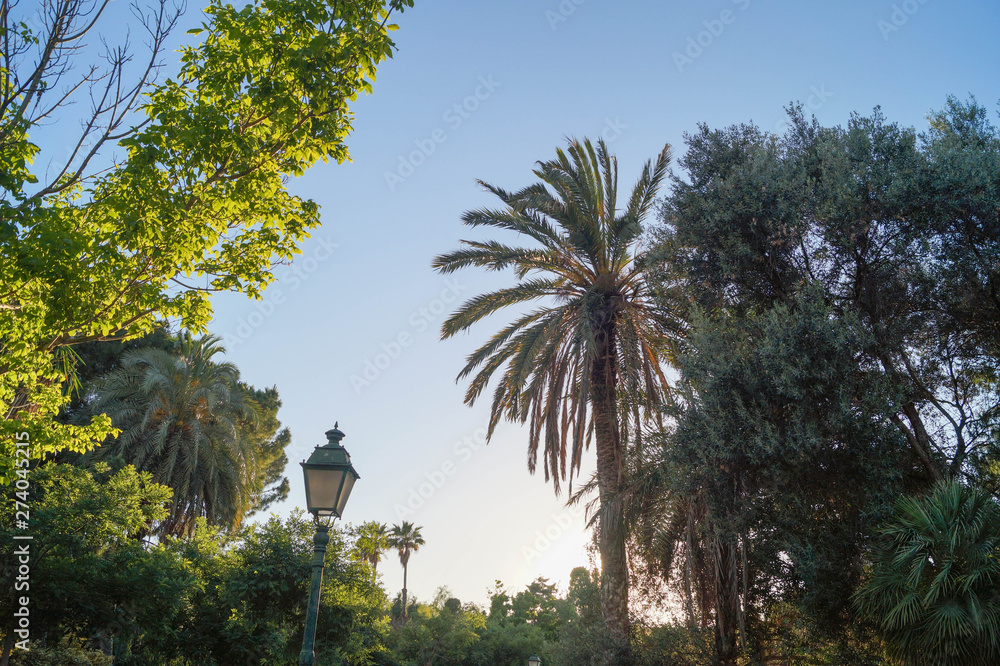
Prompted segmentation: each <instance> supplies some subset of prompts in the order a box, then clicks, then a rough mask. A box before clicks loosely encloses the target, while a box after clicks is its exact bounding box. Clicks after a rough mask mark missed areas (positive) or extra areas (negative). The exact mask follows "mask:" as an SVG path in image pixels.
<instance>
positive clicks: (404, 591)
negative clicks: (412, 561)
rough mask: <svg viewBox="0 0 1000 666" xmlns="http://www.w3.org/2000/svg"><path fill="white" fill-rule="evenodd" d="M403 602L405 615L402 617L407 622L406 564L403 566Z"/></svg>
mask: <svg viewBox="0 0 1000 666" xmlns="http://www.w3.org/2000/svg"><path fill="white" fill-rule="evenodd" d="M402 601H403V613H402V617H403V619H404V620H405V619H406V565H405V564H404V565H403V595H402Z"/></svg>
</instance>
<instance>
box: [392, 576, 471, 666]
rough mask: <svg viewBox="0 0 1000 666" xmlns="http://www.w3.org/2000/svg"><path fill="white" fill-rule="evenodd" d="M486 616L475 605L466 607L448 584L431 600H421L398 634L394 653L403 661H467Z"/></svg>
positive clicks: (407, 663) (396, 658) (416, 662)
mask: <svg viewBox="0 0 1000 666" xmlns="http://www.w3.org/2000/svg"><path fill="white" fill-rule="evenodd" d="M485 628H486V617H485V616H484V615H483V613H482V612H481V611H480V610H479V609H477V608H473V607H463V606H462V603H461V601H459V600H458V599H455V598H452V597H451V593H450V592H449V591H448V589H447V588H440V589H439V590H438V592H437V595H436V596H435V599H434V602H433V603H431V604H417V607H416V609H415V612H414V613H413V614H412V615H410V616H409V621H408V622H407V623H406V624H405V625H403V626H402V627H400V628H399V629H398V630H397V632H396V634H395V636H394V638H393V643H394V647H393V650H392V654H393V656H394V658H395V660H396V661H397V662H398V663H399V664H405V665H406V666H409V665H411V664H412V665H413V666H418V665H420V664H436V663H441V664H465V663H468V659H469V655H470V653H471V652H472V649H473V648H474V646H475V645H476V644H477V643H478V642H479V639H480V635H481V634H482V633H483V632H484V631H485Z"/></svg>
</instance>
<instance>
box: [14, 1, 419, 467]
mask: <svg viewBox="0 0 1000 666" xmlns="http://www.w3.org/2000/svg"><path fill="white" fill-rule="evenodd" d="M409 6H412V0H389V1H388V2H383V1H382V0H363V1H361V2H351V3H329V2H326V1H325V0H291V1H286V0H280V1H279V0H254V1H252V2H250V3H247V4H244V5H241V6H240V7H239V8H237V7H234V6H232V5H229V4H225V3H223V2H221V0H213V2H211V3H210V4H209V6H208V8H207V9H206V10H205V12H206V15H207V17H208V19H207V22H206V23H205V24H204V25H203V26H202V27H201V28H200V29H197V30H194V31H192V33H193V34H195V35H196V38H195V39H197V40H200V41H198V43H196V44H194V45H191V46H185V47H183V48H182V49H181V63H180V69H179V71H177V72H176V74H175V75H174V76H171V77H168V78H165V79H163V80H162V81H160V82H154V80H153V79H154V76H153V75H154V74H155V72H157V71H158V69H159V62H160V56H161V52H162V49H163V47H164V44H165V40H166V39H167V35H168V34H169V32H170V29H171V28H172V27H173V26H174V24H175V22H176V19H177V15H176V14H174V13H172V12H171V9H170V5H169V3H167V2H165V0H163V1H158V0H150V2H149V4H148V5H142V6H141V7H140V8H139V9H138V10H137V12H138V14H139V16H140V17H141V19H140V20H142V21H143V23H144V26H143V27H144V28H145V29H146V30H147V31H148V33H149V36H150V38H149V40H148V43H149V46H150V52H149V54H148V57H147V58H144V59H143V64H141V65H139V66H138V67H134V66H132V65H130V64H129V63H130V61H131V60H132V58H133V57H134V55H135V54H133V53H131V52H130V51H129V49H128V47H127V45H122V46H116V45H115V44H114V43H113V41H112V40H111V39H110V38H109V39H108V43H109V46H108V52H107V53H106V54H105V56H106V57H105V59H104V61H103V63H105V64H106V68H104V65H101V64H99V65H97V66H95V67H93V68H89V67H86V66H85V63H84V62H80V61H78V58H81V57H82V55H81V54H84V53H86V51H85V50H84V49H82V48H81V47H82V45H83V44H85V43H87V40H88V38H93V37H97V36H104V37H108V35H107V32H109V31H112V30H113V31H116V32H118V33H122V32H124V31H123V30H122V29H121V26H120V25H118V24H115V23H110V24H107V25H106V23H107V21H105V20H104V19H105V18H106V17H104V11H105V9H106V8H107V7H108V3H104V2H93V3H91V2H88V0H72V1H69V2H60V3H55V4H53V5H51V7H50V8H49V9H50V11H47V12H45V13H44V17H45V20H46V25H45V26H43V27H42V28H41V29H39V30H34V29H33V28H31V27H30V26H29V25H28V24H27V22H26V21H24V20H21V19H23V18H26V15H18V13H17V12H18V8H15V7H13V6H11V7H9V8H7V9H5V10H4V24H3V27H2V29H0V46H2V50H3V53H4V54H5V66H4V67H3V68H2V69H0V274H2V275H3V276H4V283H3V286H2V287H0V355H2V356H3V359H4V361H3V363H2V364H0V415H2V416H3V418H2V419H0V442H3V444H2V446H3V447H5V448H4V449H3V450H4V452H5V455H3V456H0V461H2V462H0V478H3V479H5V480H7V481H9V480H10V479H12V478H13V476H12V475H13V473H14V467H13V460H14V456H13V452H12V447H13V444H12V442H13V441H14V440H13V437H12V433H13V432H15V431H28V432H30V433H31V440H32V443H33V447H32V451H33V454H34V455H35V456H38V457H42V456H45V455H47V454H49V453H52V452H54V451H58V450H63V449H72V450H75V451H84V450H86V449H88V448H91V447H93V446H94V445H96V444H97V443H99V442H101V441H102V440H103V439H104V438H105V437H106V436H107V435H108V434H109V433H111V431H112V430H111V422H110V420H109V419H107V418H106V417H101V416H96V417H95V418H94V420H93V421H92V422H90V423H89V424H84V425H79V424H73V423H61V422H58V421H55V420H54V419H53V416H55V415H56V413H57V412H58V411H59V409H60V407H62V406H63V405H64V404H65V403H66V402H67V397H66V396H65V395H64V394H63V392H62V391H61V383H62V380H63V379H64V378H65V376H66V375H67V374H68V373H71V372H72V360H73V359H72V352H71V351H70V346H71V345H76V344H80V343H84V342H87V341H92V340H102V339H112V338H117V339H121V338H129V337H135V336H138V335H141V334H143V333H146V332H149V331H150V330H152V329H153V328H154V327H155V325H156V321H157V319H163V318H172V319H176V320H177V321H179V322H180V323H181V324H182V325H183V326H184V327H185V328H187V329H190V330H195V331H198V330H201V329H203V328H204V327H205V326H206V324H207V323H208V321H209V320H210V319H211V307H210V304H209V297H210V294H211V293H212V292H215V291H223V290H227V291H239V292H243V293H246V294H248V295H249V296H252V297H259V296H260V294H261V292H262V290H263V289H264V288H265V287H266V286H267V285H268V284H269V283H270V282H271V281H273V279H274V277H273V274H272V272H271V268H272V266H273V263H274V262H285V261H289V260H290V259H291V258H292V257H293V256H294V254H295V253H296V252H298V246H299V243H300V242H301V241H302V240H303V239H304V238H306V237H307V236H308V234H309V231H310V230H311V229H314V228H316V227H317V226H318V224H319V211H318V207H317V206H316V204H315V203H313V202H312V201H308V200H303V199H301V198H299V197H297V196H293V195H291V194H290V193H289V192H288V190H287V188H286V184H285V183H286V181H287V179H288V178H289V177H291V176H298V175H301V174H302V173H303V172H304V171H305V170H306V169H307V168H309V167H310V166H312V165H313V164H315V163H316V161H317V160H320V159H322V160H329V159H334V160H337V161H338V162H342V161H344V160H346V159H348V152H347V146H346V144H345V141H346V138H347V136H348V134H349V133H350V131H351V128H352V119H353V116H352V113H351V111H350V108H349V104H350V102H351V101H353V100H354V99H356V97H357V95H358V94H359V93H362V92H364V93H367V92H370V91H371V89H372V81H373V79H374V74H375V68H376V66H377V65H378V64H379V63H380V62H381V61H382V60H384V59H385V58H387V57H390V56H391V55H392V51H393V46H394V45H393V42H392V40H391V39H390V38H389V31H390V30H392V29H394V28H395V26H393V25H391V24H389V16H390V14H391V12H392V11H396V10H402V9H403V8H404V7H409ZM8 10H10V11H8ZM33 10H34V8H33V7H31V8H27V10H26V11H33ZM22 11H24V10H22ZM10 12H13V13H12V14H11V13H10ZM102 26H104V34H103V35H101V32H102ZM36 45H37V48H36ZM133 71H138V74H137V76H136V78H135V79H134V80H130V79H129V76H130V73H131V72H133ZM78 73H82V74H79V75H78ZM74 76H78V78H76V79H75V80H74V79H73V78H72V77H74ZM66 91H68V93H67V92H66ZM75 97H82V99H79V100H76V101H81V102H82V101H84V100H89V102H90V104H89V105H90V108H91V112H90V113H89V114H87V115H86V116H85V117H83V118H75V119H74V118H73V117H72V116H71V115H70V114H69V112H68V111H67V109H72V108H82V107H83V105H77V106H75V107H74V106H72V105H71V103H72V102H73V101H74V99H75ZM83 108H85V107H83ZM60 114H61V115H60ZM52 117H57V118H62V119H63V120H66V121H71V122H63V123H61V124H60V126H62V127H66V126H73V125H76V124H77V123H76V122H75V120H79V121H80V122H79V125H80V126H81V127H82V128H83V129H82V132H81V133H80V135H79V136H78V137H77V139H73V138H69V137H60V140H59V141H57V142H55V143H57V144H58V145H59V146H64V145H67V144H68V145H69V146H70V150H69V151H68V153H67V154H66V155H65V156H59V155H54V156H52V157H54V158H55V161H56V165H55V168H53V169H51V170H50V172H51V173H52V174H53V177H52V178H51V180H48V181H46V180H43V178H42V176H41V175H40V173H39V172H38V170H37V169H34V168H33V166H32V165H33V164H35V163H37V164H49V163H50V162H51V160H49V159H45V158H44V157H45V156H44V154H43V152H42V148H41V146H42V145H43V144H35V143H33V141H32V139H31V138H29V136H30V135H34V134H35V133H36V131H40V127H41V125H42V123H43V122H48V120H47V119H49V120H51V118H52Z"/></svg>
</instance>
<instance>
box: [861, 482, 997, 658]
mask: <svg viewBox="0 0 1000 666" xmlns="http://www.w3.org/2000/svg"><path fill="white" fill-rule="evenodd" d="M855 603H856V605H857V607H858V610H859V611H860V614H861V615H862V616H863V617H865V618H866V619H868V620H870V621H872V622H874V623H875V624H876V625H878V626H879V627H880V628H881V629H882V633H883V635H884V637H885V639H886V643H887V644H888V647H889V650H890V653H891V655H892V656H893V657H895V658H897V659H899V660H900V661H903V662H904V663H906V664H921V665H923V664H928V665H933V666H959V664H961V665H962V666H986V665H987V664H997V663H1000V506H998V505H997V502H996V500H994V499H993V498H992V497H990V496H989V495H987V494H986V493H984V492H982V491H980V490H978V489H975V488H969V487H966V486H962V485H961V484H959V483H958V482H956V481H945V482H942V483H940V484H938V485H937V486H936V487H935V489H934V491H933V492H932V493H931V494H930V495H928V496H926V497H921V498H913V497H906V498H903V499H901V500H900V501H899V502H897V504H896V510H895V516H894V518H893V519H892V521H891V522H890V523H889V525H888V526H887V527H886V528H884V529H883V530H882V543H881V545H880V547H879V548H878V550H877V551H876V553H875V558H874V562H873V564H872V573H871V578H870V579H869V580H868V581H867V582H866V583H865V584H864V585H863V586H862V588H861V589H860V590H859V591H858V593H857V595H856V597H855Z"/></svg>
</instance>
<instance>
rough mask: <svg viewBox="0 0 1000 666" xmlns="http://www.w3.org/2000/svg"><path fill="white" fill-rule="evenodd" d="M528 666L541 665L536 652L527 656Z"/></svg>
mask: <svg viewBox="0 0 1000 666" xmlns="http://www.w3.org/2000/svg"><path fill="white" fill-rule="evenodd" d="M528 666H542V660H541V659H539V658H538V655H537V654H533V655H531V656H530V657H528Z"/></svg>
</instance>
